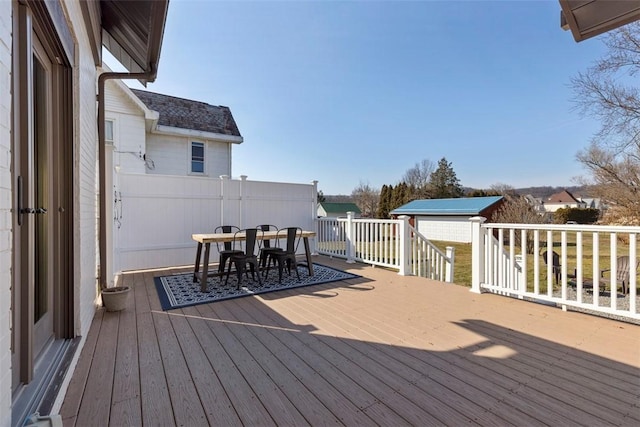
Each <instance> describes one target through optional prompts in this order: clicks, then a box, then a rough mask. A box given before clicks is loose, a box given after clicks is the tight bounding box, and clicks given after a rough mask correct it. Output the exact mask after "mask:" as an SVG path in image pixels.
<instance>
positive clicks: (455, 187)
mask: <svg viewBox="0 0 640 427" xmlns="http://www.w3.org/2000/svg"><path fill="white" fill-rule="evenodd" d="M429 187H430V195H431V198H432V199H446V198H449V197H462V196H463V194H464V191H463V190H462V186H461V185H460V181H458V177H457V176H456V173H455V171H454V170H453V167H452V166H451V162H447V159H446V158H444V157H443V158H442V159H440V161H438V168H437V169H436V170H435V171H433V173H431V179H430V184H429Z"/></svg>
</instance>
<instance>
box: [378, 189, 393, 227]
mask: <svg viewBox="0 0 640 427" xmlns="http://www.w3.org/2000/svg"><path fill="white" fill-rule="evenodd" d="M392 192H393V186H392V185H390V186H387V185H386V184H385V185H383V186H382V189H381V190H380V203H379V204H378V212H377V215H376V216H377V217H378V218H382V219H386V218H389V212H390V211H391V210H392V208H391V197H392Z"/></svg>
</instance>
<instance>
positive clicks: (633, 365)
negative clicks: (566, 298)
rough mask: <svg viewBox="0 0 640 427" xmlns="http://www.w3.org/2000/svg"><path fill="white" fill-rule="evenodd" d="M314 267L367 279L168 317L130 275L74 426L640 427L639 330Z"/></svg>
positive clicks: (86, 371)
mask: <svg viewBox="0 0 640 427" xmlns="http://www.w3.org/2000/svg"><path fill="white" fill-rule="evenodd" d="M315 262H319V263H323V264H326V265H332V266H335V267H338V268H340V269H343V270H348V271H351V272H353V273H356V274H359V275H361V276H362V278H359V279H354V280H348V281H343V282H336V283H329V284H324V285H318V286H313V287H308V288H301V289H298V290H291V291H283V292H276V293H271V294H265V295H262V296H256V297H245V298H240V299H235V300H229V301H224V302H217V303H214V304H209V305H200V306H196V307H191V308H186V309H182V310H174V311H169V312H163V311H162V310H161V309H160V305H159V301H158V297H157V294H156V291H155V288H154V285H153V277H154V276H156V275H163V274H167V272H168V271H167V270H162V271H153V272H140V273H138V272H136V273H131V274H127V275H125V277H124V282H125V284H127V285H130V286H133V289H134V291H135V292H134V297H132V298H130V299H129V307H128V308H127V309H126V310H124V311H122V312H118V313H108V312H105V311H104V310H100V311H99V312H98V313H97V314H96V316H95V320H94V322H93V325H92V326H91V331H90V332H89V335H88V336H87V340H86V344H85V346H84V349H83V351H82V354H81V356H80V360H79V362H78V365H77V367H76V370H75V373H74V376H73V379H72V381H71V384H70V386H69V389H68V391H67V395H66V398H65V400H64V404H63V406H62V409H61V415H62V417H63V420H64V425H65V426H94V425H95V426H107V425H111V426H125V425H133V426H139V425H146V426H160V425H168V426H172V425H180V426H206V425H214V426H227V425H248V426H253V425H282V426H302V425H350V426H356V425H357V426H367V425H391V426H400V425H420V426H423V425H454V426H459V425H467V424H478V425H501V426H502V425H518V426H525V425H527V426H528V425H562V426H571V425H586V426H601V425H628V426H631V425H634V426H637V425H640V326H637V325H631V324H627V323H621V322H616V321H613V320H608V319H603V318H598V317H594V316H589V315H586V314H581V313H573V312H563V311H561V310H559V309H556V308H552V307H548V306H544V305H539V304H533V303H527V302H524V301H520V300H515V299H509V298H505V297H500V296H496V295H491V294H483V295H477V294H473V293H471V292H469V290H468V288H465V287H461V286H457V285H448V284H444V283H439V282H433V281H429V280H427V279H422V278H418V277H403V276H399V275H397V274H396V273H395V272H392V271H388V270H384V269H380V268H373V267H370V266H365V265H362V264H346V263H345V262H344V261H342V260H331V259H329V258H325V257H316V259H315ZM171 272H173V271H171Z"/></svg>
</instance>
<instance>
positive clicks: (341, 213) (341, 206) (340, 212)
mask: <svg viewBox="0 0 640 427" xmlns="http://www.w3.org/2000/svg"><path fill="white" fill-rule="evenodd" d="M347 212H353V213H354V214H355V217H356V218H359V217H360V215H361V214H362V211H360V208H359V207H358V205H356V204H355V203H351V202H343V203H334V202H320V203H318V217H321V218H325V217H326V218H340V217H346V216H347Z"/></svg>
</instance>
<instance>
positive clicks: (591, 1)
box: [559, 0, 640, 42]
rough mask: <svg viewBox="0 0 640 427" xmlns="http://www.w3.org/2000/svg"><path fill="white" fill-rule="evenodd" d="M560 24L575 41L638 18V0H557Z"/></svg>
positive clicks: (639, 17)
mask: <svg viewBox="0 0 640 427" xmlns="http://www.w3.org/2000/svg"><path fill="white" fill-rule="evenodd" d="M559 2H560V6H561V7H562V11H561V12H560V25H561V26H562V28H563V29H565V30H571V33H572V34H573V38H574V39H575V41H576V42H580V41H582V40H586V39H588V38H591V37H594V36H597V35H599V34H602V33H606V32H607V31H611V30H614V29H616V28H618V27H620V26H622V25H626V24H629V23H630V22H633V21H636V20H638V19H640V0H559Z"/></svg>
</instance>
